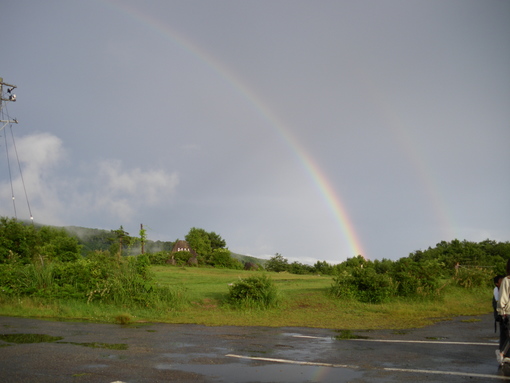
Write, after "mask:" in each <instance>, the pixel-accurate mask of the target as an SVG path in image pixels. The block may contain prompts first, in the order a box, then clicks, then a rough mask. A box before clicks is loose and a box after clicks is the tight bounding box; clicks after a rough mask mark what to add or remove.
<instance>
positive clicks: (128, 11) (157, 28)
mask: <svg viewBox="0 0 510 383" xmlns="http://www.w3.org/2000/svg"><path fill="white" fill-rule="evenodd" d="M102 2H103V3H104V4H107V5H108V6H109V7H110V8H112V9H114V10H115V11H119V12H121V13H123V14H124V15H126V16H127V17H129V18H131V19H133V20H135V21H136V22H139V23H143V24H144V25H145V26H146V27H147V28H149V29H151V30H153V31H154V32H156V33H157V34H160V35H163V36H164V37H165V38H168V39H170V40H171V41H172V42H174V43H176V44H178V45H179V46H180V47H182V48H183V49H184V50H185V51H187V52H189V53H191V54H192V55H193V56H194V57H196V58H197V59H199V60H200V61H202V62H203V63H204V64H205V65H207V66H208V67H210V68H212V69H213V70H214V72H215V73H216V74H218V75H219V76H220V77H222V78H223V79H224V80H225V81H226V82H227V83H228V84H230V85H231V86H232V87H233V88H234V89H235V90H236V91H237V92H238V93H240V94H241V95H242V96H243V97H245V98H246V99H247V101H248V102H249V103H250V104H251V105H253V107H254V108H255V109H256V110H257V112H258V113H259V114H260V115H261V116H262V118H264V119H265V120H266V121H267V122H268V123H269V125H270V126H271V127H273V128H274V130H275V132H276V133H277V135H278V136H279V137H280V138H281V140H282V141H283V142H284V143H285V145H286V146H287V147H288V148H289V149H290V150H291V152H292V153H293V155H294V156H295V157H296V159H297V161H298V162H299V163H300V164H301V166H302V167H303V169H304V170H305V172H306V173H307V175H308V176H309V178H310V179H311V180H312V181H313V183H314V185H315V186H316V187H317V189H318V190H319V193H320V194H321V196H322V197H323V198H324V200H325V202H326V204H327V206H328V208H329V209H330V210H331V212H332V214H333V215H334V218H335V221H336V222H337V223H338V225H339V228H340V232H341V233H342V236H343V237H344V239H345V240H346V241H347V244H348V248H349V252H350V254H348V257H354V256H357V255H362V256H364V257H366V254H365V252H364V250H363V246H362V245H361V241H360V239H359V237H358V235H357V234H356V230H355V227H354V225H353V223H352V221H351V219H350V218H349V215H348V213H347V209H346V208H345V204H344V203H342V201H341V199H340V197H339V195H338V193H336V192H335V189H334V188H333V186H332V185H331V183H330V182H329V180H328V177H327V175H326V174H325V173H324V172H323V171H322V169H321V168H320V167H319V166H318V165H317V163H316V161H315V160H314V159H313V157H312V156H311V155H310V154H309V152H308V151H307V150H306V148H305V147H304V146H303V145H302V144H301V143H300V142H299V141H298V140H297V138H296V137H295V135H294V134H293V133H292V131H291V130H290V129H289V128H288V127H287V126H286V125H285V124H284V123H283V121H281V120H280V119H279V118H278V117H277V116H276V115H275V113H274V112H273V111H272V110H271V109H270V108H269V107H268V106H267V104H265V103H264V102H263V101H262V100H261V99H260V97H258V96H257V95H256V94H255V93H254V92H253V91H252V90H251V89H250V88H249V87H248V86H246V84H245V83H244V82H243V81H242V80H241V79H239V78H238V77H237V76H235V74H233V73H232V72H231V71H229V70H227V69H226V68H225V66H224V65H223V64H222V63H221V62H220V61H218V60H217V59H216V58H215V57H213V56H212V55H210V54H209V53H207V52H206V51H205V50H204V49H201V48H200V47H199V46H197V45H196V44H195V43H193V42H192V41H190V40H189V39H187V38H186V37H185V36H182V35H181V34H179V33H178V32H177V31H175V30H173V29H172V28H170V27H169V26H168V25H166V24H164V23H162V22H161V21H159V20H157V19H155V18H153V17H151V16H149V15H147V14H145V13H143V12H142V11H140V10H139V9H137V8H135V7H133V6H131V5H128V4H124V3H122V2H121V1H118V0H102Z"/></svg>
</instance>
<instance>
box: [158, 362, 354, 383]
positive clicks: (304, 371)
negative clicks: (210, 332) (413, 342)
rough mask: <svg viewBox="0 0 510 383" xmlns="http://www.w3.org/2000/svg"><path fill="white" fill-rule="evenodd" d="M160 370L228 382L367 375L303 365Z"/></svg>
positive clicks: (326, 380) (324, 382)
mask: <svg viewBox="0 0 510 383" xmlns="http://www.w3.org/2000/svg"><path fill="white" fill-rule="evenodd" d="M156 368H157V369H158V370H179V371H186V372H193V373H196V374H202V375H205V376H208V377H216V378H218V379H221V380H223V381H225V382H237V383H248V382H268V383H272V382H281V383H295V382H321V383H333V382H334V383H341V382H351V381H353V380H354V379H359V378H361V377H362V376H363V372H361V371H356V370H353V369H349V368H334V367H326V366H300V365H295V364H284V363H278V364H264V365H258V366H250V365H247V364H244V363H227V364H219V365H210V364H207V365H180V364H170V363H160V364H158V365H157V366H156Z"/></svg>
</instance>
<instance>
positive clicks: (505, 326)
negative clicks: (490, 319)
mask: <svg viewBox="0 0 510 383" xmlns="http://www.w3.org/2000/svg"><path fill="white" fill-rule="evenodd" d="M498 295H499V296H498V307H497V310H498V314H499V315H500V316H501V321H500V323H499V326H500V327H499V330H500V332H499V350H496V357H497V359H498V362H499V363H500V364H503V363H504V362H510V359H508V357H507V355H508V350H509V348H510V343H509V336H508V330H509V323H508V322H509V316H510V259H509V260H508V262H507V263H506V277H505V278H503V280H502V281H501V285H500V287H499V294H498ZM505 359H508V360H505Z"/></svg>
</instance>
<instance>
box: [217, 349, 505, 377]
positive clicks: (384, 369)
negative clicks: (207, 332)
mask: <svg viewBox="0 0 510 383" xmlns="http://www.w3.org/2000/svg"><path fill="white" fill-rule="evenodd" d="M225 356H229V357H232V358H238V359H249V360H260V361H264V362H274V363H287V364H299V365H304V366H322V367H332V368H350V369H359V368H360V367H359V366H354V365H349V364H334V363H320V362H304V361H299V360H289V359H275V358H262V357H258V356H244V355H236V354H227V355H225ZM371 369H373V370H382V371H393V372H407V373H415V374H436V375H454V376H466V377H471V378H486V379H500V380H510V376H503V375H489V374H477V373H470V372H455V371H440V370H418V369H412V368H390V367H383V368H371Z"/></svg>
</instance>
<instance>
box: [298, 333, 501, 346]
mask: <svg viewBox="0 0 510 383" xmlns="http://www.w3.org/2000/svg"><path fill="white" fill-rule="evenodd" d="M292 336H293V337H294V338H309V339H331V338H327V337H321V336H309V335H292ZM343 340H354V341H357V342H388V343H433V344H456V345H465V346H496V347H497V346H498V344H497V343H479V342H450V341H444V340H404V339H402V340H400V339H343Z"/></svg>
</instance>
